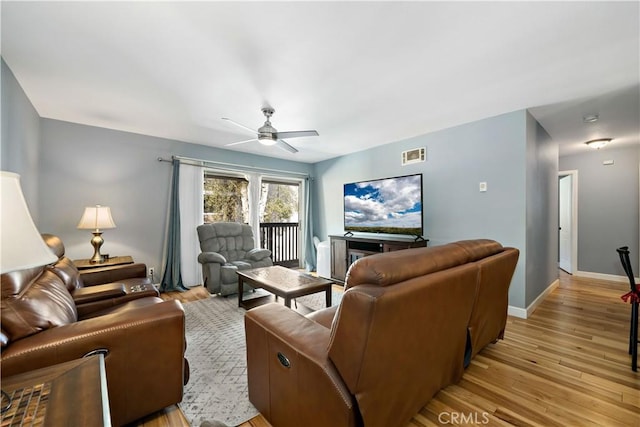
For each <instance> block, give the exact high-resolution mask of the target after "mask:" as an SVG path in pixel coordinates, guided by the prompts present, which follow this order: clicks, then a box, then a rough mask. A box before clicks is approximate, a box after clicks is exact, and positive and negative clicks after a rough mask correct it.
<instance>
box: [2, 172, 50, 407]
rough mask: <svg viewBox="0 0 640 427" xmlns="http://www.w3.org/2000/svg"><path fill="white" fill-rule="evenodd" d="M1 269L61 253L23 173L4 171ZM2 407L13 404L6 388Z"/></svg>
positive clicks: (18, 267) (22, 267)
mask: <svg viewBox="0 0 640 427" xmlns="http://www.w3.org/2000/svg"><path fill="white" fill-rule="evenodd" d="M0 202H1V203H0V215H1V216H0V273H10V272H12V271H16V270H25V269H28V268H33V267H39V266H41V265H47V264H51V263H53V262H55V261H57V260H58V257H57V256H56V255H55V254H54V253H53V252H52V251H51V249H49V247H48V246H47V244H46V243H45V242H44V240H42V236H40V232H39V231H38V229H37V228H36V226H35V224H34V223H33V219H31V215H30V214H29V208H28V207H27V202H26V201H25V199H24V195H23V194H22V189H21V188H20V175H18V174H16V173H12V172H5V171H0ZM1 401H2V403H1V404H0V411H1V412H3V413H4V412H5V411H6V410H8V409H9V408H10V407H11V397H10V396H9V395H8V394H7V393H5V392H4V390H3V391H2V399H1Z"/></svg>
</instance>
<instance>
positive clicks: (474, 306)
mask: <svg viewBox="0 0 640 427" xmlns="http://www.w3.org/2000/svg"><path fill="white" fill-rule="evenodd" d="M518 256H519V252H518V250H517V249H514V248H503V247H502V246H501V245H500V244H499V243H497V242H495V241H492V240H469V241H461V242H456V243H451V244H447V245H443V246H436V247H429V248H417V249H407V250H402V251H397V252H388V253H384V254H377V255H372V256H368V257H365V258H361V259H359V260H358V261H356V262H355V263H354V264H353V265H352V266H351V267H350V269H349V272H348V274H347V280H346V284H345V289H346V291H345V293H344V295H343V297H342V301H341V302H340V304H339V306H338V307H332V308H328V309H325V310H320V311H317V312H315V313H312V314H310V315H308V316H306V317H305V316H302V315H300V314H299V313H297V312H294V311H292V310H290V309H287V308H286V307H284V306H282V305H279V304H269V305H265V306H262V307H258V308H255V309H253V310H250V311H248V312H247V313H246V315H245V329H246V340H247V366H248V381H249V400H250V401H251V402H252V403H253V404H254V406H255V407H256V408H257V409H258V410H259V411H260V412H261V413H262V414H263V415H264V416H265V417H266V418H267V419H268V420H269V422H270V423H271V424H272V425H273V426H274V427H288V426H292V427H293V426H300V425H304V426H308V427H313V426H318V427H321V426H332V427H341V426H366V427H394V426H397V427H401V426H404V425H406V424H407V422H408V421H409V420H410V419H411V417H412V416H414V415H415V414H416V413H417V412H418V411H419V410H420V408H422V407H423V406H424V405H425V404H426V403H427V402H428V401H429V400H430V399H431V398H432V397H433V396H434V395H435V394H436V393H437V392H438V391H439V390H440V389H442V388H444V387H446V386H448V385H450V384H453V383H456V382H458V381H459V380H460V378H461V377H462V374H463V371H464V364H465V355H466V359H467V361H468V360H469V358H470V357H472V356H473V355H475V354H477V352H478V351H480V350H481V349H482V348H483V347H484V346H485V345H487V344H488V343H490V342H493V341H495V340H497V339H498V338H502V336H503V333H504V327H505V324H506V319H507V304H508V288H509V284H510V282H511V278H512V276H513V272H514V269H515V265H516V262H517V260H518Z"/></svg>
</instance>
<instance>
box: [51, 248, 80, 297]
mask: <svg viewBox="0 0 640 427" xmlns="http://www.w3.org/2000/svg"><path fill="white" fill-rule="evenodd" d="M47 268H48V269H49V270H51V271H52V272H54V273H55V274H56V276H58V277H59V278H60V279H61V280H62V282H64V284H65V286H66V287H67V290H68V291H69V292H72V291H73V290H75V289H79V288H82V287H83V286H84V283H82V278H81V277H80V272H79V271H78V269H77V268H76V266H75V265H74V264H73V261H71V260H70V259H69V258H67V257H63V258H61V259H60V260H58V262H56V263H55V264H53V265H50V266H48V267H47Z"/></svg>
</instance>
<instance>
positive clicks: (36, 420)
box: [2, 354, 111, 427]
mask: <svg viewBox="0 0 640 427" xmlns="http://www.w3.org/2000/svg"><path fill="white" fill-rule="evenodd" d="M2 390H3V391H4V392H6V393H7V394H8V395H9V396H10V397H11V406H10V407H9V408H8V409H7V410H6V411H5V412H3V413H2V426H20V425H30V426H45V427H47V426H52V427H55V426H89V425H91V426H107V427H109V426H111V416H110V412H109V397H108V395H107V379H106V373H105V367H104V357H103V356H102V355H101V354H99V355H95V356H91V357H86V358H83V359H77V360H72V361H70V362H65V363H61V364H59V365H53V366H48V367H45V368H41V369H36V370H34V371H29V372H24V373H22V374H18V375H14V376H12V377H7V378H3V379H2ZM6 404H7V402H6V401H5V399H4V397H3V399H2V406H3V407H4V406H5V405H6Z"/></svg>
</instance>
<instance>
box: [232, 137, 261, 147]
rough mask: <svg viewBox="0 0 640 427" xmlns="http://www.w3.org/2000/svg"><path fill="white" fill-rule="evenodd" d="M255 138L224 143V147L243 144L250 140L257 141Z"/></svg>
mask: <svg viewBox="0 0 640 427" xmlns="http://www.w3.org/2000/svg"><path fill="white" fill-rule="evenodd" d="M257 140H258V139H257V138H251V139H247V140H246V141H238V142H232V143H231V144H225V145H224V146H225V147H230V146H232V145H239V144H244V143H245V142H251V141H257Z"/></svg>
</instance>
